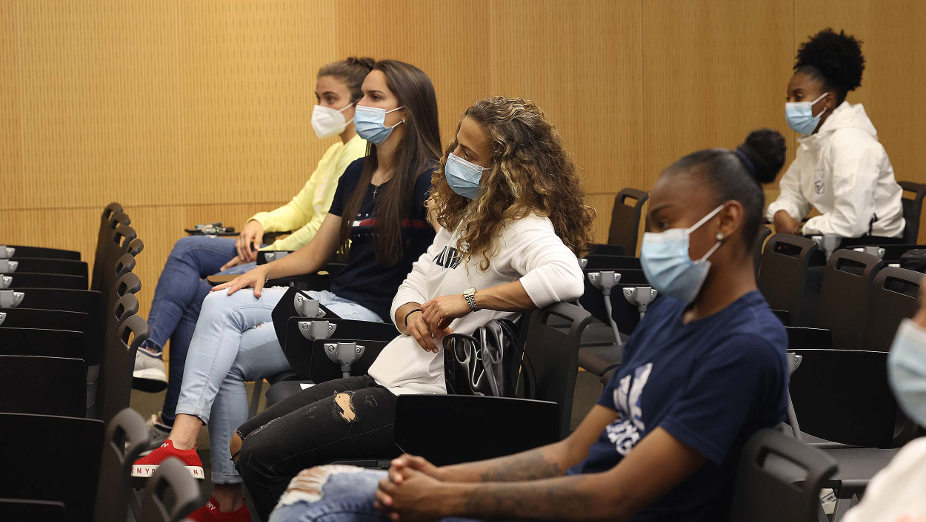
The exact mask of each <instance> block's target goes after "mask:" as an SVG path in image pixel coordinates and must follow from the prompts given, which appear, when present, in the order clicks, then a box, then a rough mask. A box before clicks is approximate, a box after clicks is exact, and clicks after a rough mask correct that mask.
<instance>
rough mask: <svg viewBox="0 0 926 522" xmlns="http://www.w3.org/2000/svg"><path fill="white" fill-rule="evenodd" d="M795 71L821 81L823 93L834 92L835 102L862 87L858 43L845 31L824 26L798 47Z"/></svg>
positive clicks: (859, 43)
mask: <svg viewBox="0 0 926 522" xmlns="http://www.w3.org/2000/svg"><path fill="white" fill-rule="evenodd" d="M794 70H795V71H796V72H803V73H805V74H809V75H810V76H812V77H814V78H816V79H818V80H821V81H822V82H823V84H824V87H825V88H826V89H827V90H833V91H835V92H836V98H837V101H838V102H839V103H842V101H843V100H845V99H846V94H848V93H849V92H850V91H853V90H855V89H856V88H857V87H859V86H860V85H861V84H862V72H863V71H864V70H865V57H864V56H862V42H861V41H859V40H857V39H855V37H854V36H851V35H847V34H846V33H845V31H839V33H836V32H835V31H833V29H832V28H829V27H827V28H826V29H824V30H822V31H820V32H819V33H817V34H815V35H813V36H812V37H811V38H810V40H807V41H806V42H804V43H803V44H801V47H800V49H798V51H797V58H796V60H795V63H794Z"/></svg>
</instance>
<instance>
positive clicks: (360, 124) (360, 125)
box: [354, 105, 405, 145]
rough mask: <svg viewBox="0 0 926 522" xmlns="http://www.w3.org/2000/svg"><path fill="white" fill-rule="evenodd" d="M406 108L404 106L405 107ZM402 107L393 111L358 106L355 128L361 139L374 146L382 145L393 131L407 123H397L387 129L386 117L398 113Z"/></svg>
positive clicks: (355, 112)
mask: <svg viewBox="0 0 926 522" xmlns="http://www.w3.org/2000/svg"><path fill="white" fill-rule="evenodd" d="M403 107H404V106H403ZM401 108H402V107H396V108H395V109H392V110H391V111H387V110H386V109H381V108H379V107H370V106H368V105H358V106H357V108H356V110H355V111H354V128H355V129H357V134H359V135H360V137H361V138H363V139H365V140H367V141H369V142H370V143H372V144H373V145H381V144H382V143H383V142H384V141H386V138H388V137H389V135H390V134H392V129H394V128H396V127H398V126H399V125H400V124H402V123H405V120H402V121H400V122H399V123H396V124H395V125H393V126H392V127H386V125H385V123H384V122H385V121H386V115H387V114H389V113H390V112H393V111H397V110H399V109H401Z"/></svg>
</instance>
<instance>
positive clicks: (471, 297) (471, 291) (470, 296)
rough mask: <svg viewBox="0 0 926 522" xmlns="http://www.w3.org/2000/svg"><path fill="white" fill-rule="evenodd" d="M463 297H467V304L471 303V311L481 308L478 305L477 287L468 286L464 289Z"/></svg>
mask: <svg viewBox="0 0 926 522" xmlns="http://www.w3.org/2000/svg"><path fill="white" fill-rule="evenodd" d="M463 298H464V299H466V304H468V305H469V311H470V312H476V311H478V310H479V307H478V306H476V289H475V288H467V289H466V290H463Z"/></svg>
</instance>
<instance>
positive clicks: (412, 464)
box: [374, 455, 449, 520]
mask: <svg viewBox="0 0 926 522" xmlns="http://www.w3.org/2000/svg"><path fill="white" fill-rule="evenodd" d="M445 487H446V483H445V482H444V478H443V477H442V474H441V469H440V468H438V467H437V466H435V465H434V464H431V463H430V462H428V461H427V460H425V459H424V458H422V457H416V456H413V455H402V456H401V457H398V458H396V459H393V461H392V465H391V466H390V467H389V471H388V476H387V478H384V479H382V480H380V481H379V487H378V489H377V490H376V501H375V502H374V505H375V506H376V509H378V510H380V511H382V512H384V513H385V514H387V515H388V516H389V518H390V519H392V520H399V519H400V518H401V519H403V520H409V519H437V518H441V517H443V516H447V515H448V514H449V513H444V512H443V511H444V509H445V508H446V507H447V502H446V501H447V498H446V496H445V495H444V494H442V493H441V490H442V489H443V488H445Z"/></svg>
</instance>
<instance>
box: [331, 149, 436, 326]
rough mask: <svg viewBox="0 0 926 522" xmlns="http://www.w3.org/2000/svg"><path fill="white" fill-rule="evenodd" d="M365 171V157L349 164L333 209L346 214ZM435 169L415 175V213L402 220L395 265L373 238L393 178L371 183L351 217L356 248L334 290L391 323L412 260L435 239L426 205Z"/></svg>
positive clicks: (335, 212) (334, 211)
mask: <svg viewBox="0 0 926 522" xmlns="http://www.w3.org/2000/svg"><path fill="white" fill-rule="evenodd" d="M362 170H363V158H360V159H358V160H355V161H354V162H352V163H351V164H350V165H348V166H347V168H346V169H345V170H344V174H342V175H341V179H339V180H338V188H337V190H336V191H335V193H334V199H333V200H332V201H331V209H330V210H329V211H328V213H329V214H333V215H335V216H340V217H345V216H343V214H344V207H345V206H346V205H347V202H348V201H349V200H350V197H351V195H353V193H354V189H355V188H357V183H358V182H359V181H360V173H361V171H362ZM432 173H433V170H432V169H427V170H425V171H424V172H422V173H420V174H419V175H418V177H417V179H416V180H415V188H414V194H413V196H412V210H411V215H410V216H407V217H406V218H405V219H404V220H403V221H402V242H403V247H404V252H403V255H402V259H401V260H400V261H399V262H398V263H396V264H394V265H392V266H385V265H383V264H382V263H380V262H379V261H378V260H377V259H376V253H375V252H376V250H375V249H376V246H375V243H374V240H373V226H374V224H375V218H374V216H373V214H374V211H375V208H376V204H375V202H376V198H377V197H381V195H382V193H383V191H384V189H385V188H386V185H387V184H388V183H391V182H392V181H391V180H390V181H387V182H386V183H383V184H382V185H379V186H378V187H377V186H376V185H373V184H370V185H368V186H367V190H366V194H364V196H363V202H361V203H360V210H359V211H358V212H357V215H356V216H348V217H347V218H348V219H353V220H354V223H353V227H352V228H351V232H350V242H351V243H350V252H349V253H348V254H347V263H346V266H345V267H344V269H342V270H341V271H340V272H339V273H338V275H336V276H335V277H334V280H333V281H332V282H331V291H332V292H333V293H334V294H335V295H337V296H338V297H343V298H344V299H349V300H351V301H354V302H355V303H357V304H359V305H361V306H364V307H365V308H368V309H370V310H372V311H373V312H375V313H376V315H378V316H380V317H381V318H382V319H383V320H384V321H386V322H389V320H390V317H389V308H390V307H391V306H392V298H393V297H395V293H396V291H397V290H398V289H399V285H400V284H402V281H404V280H405V277H406V276H407V275H408V273H409V272H411V271H412V263H414V262H415V261H416V260H417V259H418V258H419V257H420V256H421V254H423V253H424V252H425V251H426V250H427V249H428V247H429V246H431V242H433V241H434V228H433V227H432V226H431V224H430V223H428V221H427V211H426V210H425V208H424V202H425V200H427V199H428V195H429V194H430V192H431V174H432Z"/></svg>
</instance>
